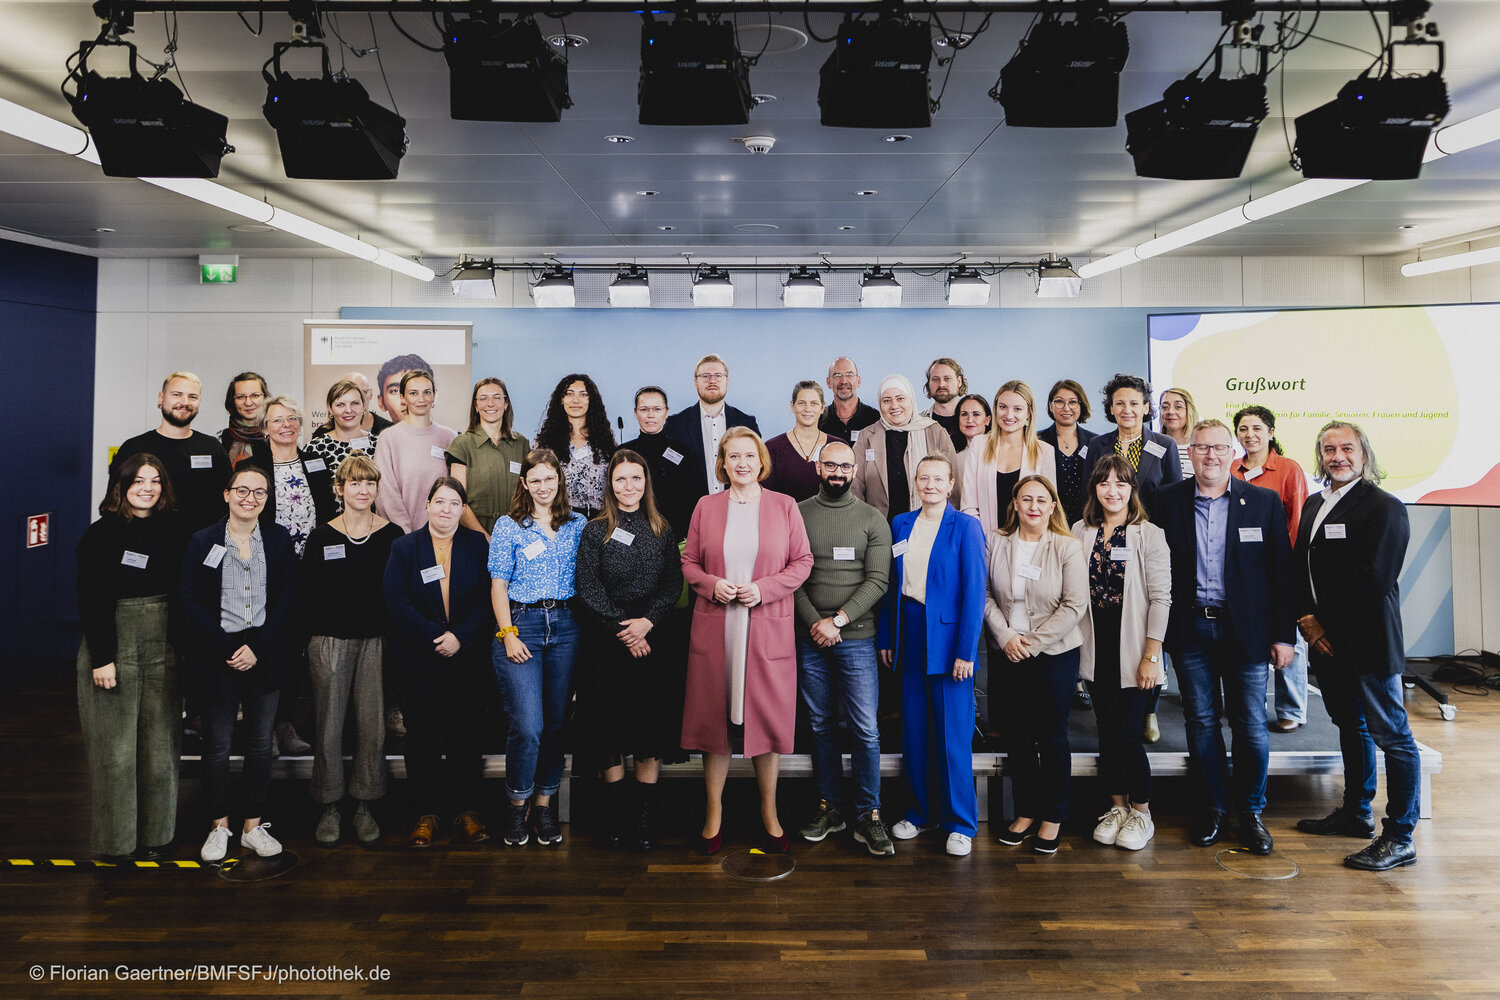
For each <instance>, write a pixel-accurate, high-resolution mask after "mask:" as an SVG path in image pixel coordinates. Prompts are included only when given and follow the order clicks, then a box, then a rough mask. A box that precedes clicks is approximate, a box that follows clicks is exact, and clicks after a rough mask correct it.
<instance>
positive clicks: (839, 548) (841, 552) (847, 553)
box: [833, 543, 904, 562]
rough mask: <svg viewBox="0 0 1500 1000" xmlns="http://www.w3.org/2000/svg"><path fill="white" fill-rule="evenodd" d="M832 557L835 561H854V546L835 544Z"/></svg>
mask: <svg viewBox="0 0 1500 1000" xmlns="http://www.w3.org/2000/svg"><path fill="white" fill-rule="evenodd" d="M903 544H904V543H903ZM833 558H834V560H835V561H837V562H853V561H854V546H852V545H835V546H834V547H833Z"/></svg>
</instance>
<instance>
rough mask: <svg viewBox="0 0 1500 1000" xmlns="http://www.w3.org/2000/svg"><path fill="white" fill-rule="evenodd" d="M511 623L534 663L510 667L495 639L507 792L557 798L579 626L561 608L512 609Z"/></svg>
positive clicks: (519, 796) (501, 644)
mask: <svg viewBox="0 0 1500 1000" xmlns="http://www.w3.org/2000/svg"><path fill="white" fill-rule="evenodd" d="M510 620H511V624H513V625H515V626H516V628H518V629H519V630H520V639H521V642H523V643H525V645H526V648H527V649H528V650H530V651H531V659H529V660H527V661H526V662H525V663H512V662H511V661H510V660H509V659H508V658H507V657H506V655H505V643H504V642H502V641H501V640H499V639H496V640H495V653H494V664H495V678H496V680H497V681H498V682H499V684H500V692H501V694H502V696H503V697H504V698H505V714H506V716H507V717H508V718H509V719H510V731H509V733H508V735H507V736H506V738H505V790H506V793H507V794H508V795H509V796H510V797H511V798H512V799H513V800H521V799H527V798H530V797H531V795H532V793H533V792H535V793H536V794H538V795H554V794H556V793H557V789H558V787H559V786H560V785H561V784H562V774H563V746H562V726H563V719H564V717H565V716H566V715H567V711H568V699H569V698H570V697H572V694H573V664H574V662H575V661H576V660H577V658H578V623H577V622H576V621H575V620H574V618H573V612H571V611H569V610H568V608H567V607H566V606H565V605H561V604H559V605H558V606H557V607H555V608H522V607H520V606H519V605H514V604H513V605H511V609H510Z"/></svg>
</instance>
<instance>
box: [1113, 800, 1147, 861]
mask: <svg viewBox="0 0 1500 1000" xmlns="http://www.w3.org/2000/svg"><path fill="white" fill-rule="evenodd" d="M1155 834H1156V824H1155V823H1153V822H1151V817H1150V816H1148V815H1147V814H1145V813H1143V812H1141V811H1140V810H1139V809H1132V810H1130V815H1129V816H1127V817H1125V823H1124V825H1123V826H1121V827H1120V832H1119V834H1118V835H1117V836H1116V837H1115V846H1116V847H1123V848H1125V850H1127V851H1139V850H1140V849H1141V848H1143V847H1145V846H1146V844H1147V843H1148V842H1150V840H1151V838H1152V837H1153V836H1155Z"/></svg>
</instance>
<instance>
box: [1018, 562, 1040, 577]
mask: <svg viewBox="0 0 1500 1000" xmlns="http://www.w3.org/2000/svg"><path fill="white" fill-rule="evenodd" d="M1016 572H1017V573H1020V574H1021V579H1023V580H1040V579H1041V578H1042V567H1040V566H1033V565H1031V563H1022V564H1021V565H1020V566H1019V567H1018V568H1017V569H1016Z"/></svg>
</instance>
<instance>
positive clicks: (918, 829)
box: [891, 819, 932, 840]
mask: <svg viewBox="0 0 1500 1000" xmlns="http://www.w3.org/2000/svg"><path fill="white" fill-rule="evenodd" d="M931 829H932V827H930V826H918V825H917V824H915V823H913V822H912V821H911V820H909V819H903V820H902V821H901V822H899V823H897V824H896V825H895V826H893V827H891V836H892V837H895V838H896V839H897V840H912V839H915V837H916V836H917V834H919V833H926V832H927V831H928V830H931Z"/></svg>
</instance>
